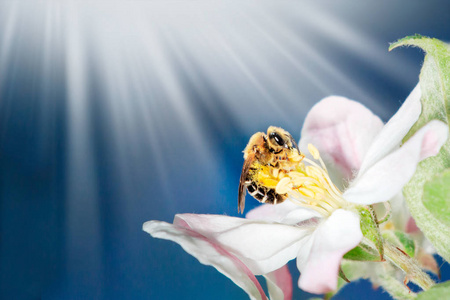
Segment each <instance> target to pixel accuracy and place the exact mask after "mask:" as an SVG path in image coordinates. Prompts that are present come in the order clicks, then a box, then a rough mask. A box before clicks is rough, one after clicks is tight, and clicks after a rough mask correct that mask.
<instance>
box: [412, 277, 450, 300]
mask: <svg viewBox="0 0 450 300" xmlns="http://www.w3.org/2000/svg"><path fill="white" fill-rule="evenodd" d="M449 295H450V281H447V282H444V283H440V284H437V285H435V286H433V287H432V288H431V289H429V290H428V291H426V292H423V293H420V294H418V295H417V298H416V299H417V300H436V299H448V297H449Z"/></svg>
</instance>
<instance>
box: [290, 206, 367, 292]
mask: <svg viewBox="0 0 450 300" xmlns="http://www.w3.org/2000/svg"><path fill="white" fill-rule="evenodd" d="M362 237H363V235H362V233H361V228H360V225H359V216H358V215H357V214H356V213H353V212H351V211H347V210H343V209H339V210H336V211H335V212H334V213H333V214H332V215H331V216H330V217H329V218H328V219H327V220H326V221H325V222H323V223H322V224H320V225H319V227H318V228H317V230H316V231H315V232H314V235H313V237H312V239H311V240H312V246H311V249H310V251H309V253H304V252H303V251H302V252H300V253H299V257H298V258H297V266H298V268H299V270H300V273H301V274H300V280H299V283H298V284H299V287H300V288H301V289H302V290H304V291H307V292H309V293H314V294H323V293H328V292H331V291H333V290H336V288H337V282H338V272H339V266H340V264H341V260H342V257H343V256H344V254H345V253H347V252H348V251H350V250H351V249H353V248H354V247H356V246H357V245H358V244H359V243H360V241H361V239H362ZM305 254H306V255H307V257H305Z"/></svg>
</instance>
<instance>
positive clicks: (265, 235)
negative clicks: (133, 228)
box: [174, 214, 314, 275]
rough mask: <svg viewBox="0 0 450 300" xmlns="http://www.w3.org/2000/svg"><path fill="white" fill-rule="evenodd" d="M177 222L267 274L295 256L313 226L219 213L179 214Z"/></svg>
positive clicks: (176, 223)
mask: <svg viewBox="0 0 450 300" xmlns="http://www.w3.org/2000/svg"><path fill="white" fill-rule="evenodd" d="M174 224H175V225H179V226H185V227H187V228H189V229H191V230H193V231H195V232H198V233H199V234H201V235H203V236H205V237H207V238H208V239H210V240H212V241H214V242H215V243H217V244H220V245H222V246H223V248H224V249H226V250H227V251H229V252H230V253H233V254H234V255H236V256H237V257H238V258H239V259H240V260H241V261H243V262H244V263H245V265H247V266H248V267H249V268H250V270H251V271H252V272H253V273H254V274H256V275H261V274H266V273H269V272H272V271H274V270H276V269H278V268H280V267H282V266H284V265H285V264H286V263H287V262H288V261H289V260H291V259H293V258H295V257H296V255H297V253H298V250H299V249H300V248H301V247H302V244H303V239H304V238H305V237H307V236H310V235H311V234H312V232H313V231H314V226H313V225H310V224H305V226H290V225H285V224H280V223H269V222H265V221H262V220H249V219H242V218H234V217H228V216H219V215H194V214H181V215H176V216H175V220H174Z"/></svg>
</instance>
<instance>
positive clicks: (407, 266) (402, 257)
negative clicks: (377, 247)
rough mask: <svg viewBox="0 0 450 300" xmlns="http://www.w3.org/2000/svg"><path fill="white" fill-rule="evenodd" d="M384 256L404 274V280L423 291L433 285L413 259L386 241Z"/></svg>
mask: <svg viewBox="0 0 450 300" xmlns="http://www.w3.org/2000/svg"><path fill="white" fill-rule="evenodd" d="M384 256H385V258H387V259H388V260H389V261H390V262H392V263H393V264H394V265H395V266H397V267H398V268H400V269H401V270H403V272H405V273H406V280H411V281H412V282H414V283H415V284H417V285H418V286H420V287H421V288H422V289H423V290H424V291H426V290H428V289H430V288H431V287H432V286H433V285H435V282H434V281H433V280H432V279H431V278H430V276H428V274H427V273H425V272H423V271H422V270H421V269H420V267H419V265H418V263H417V262H416V261H415V260H414V259H412V258H411V257H409V256H408V255H407V254H406V253H405V252H403V251H401V250H400V249H399V248H397V247H395V246H393V245H391V244H390V243H388V242H386V241H385V242H384Z"/></svg>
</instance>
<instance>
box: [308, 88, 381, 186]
mask: <svg viewBox="0 0 450 300" xmlns="http://www.w3.org/2000/svg"><path fill="white" fill-rule="evenodd" d="M382 128H383V122H382V121H381V120H380V118H378V117H377V116H376V115H374V114H373V113H372V112H371V111H370V110H369V109H367V108H366V107H365V106H364V105H362V104H360V103H358V102H355V101H353V100H349V99H346V98H343V97H337V96H331V97H327V98H325V99H323V100H322V101H320V102H319V103H317V104H316V105H315V106H314V107H313V108H312V109H311V111H310V112H309V113H308V115H307V116H306V119H305V123H304V124H303V129H302V135H301V140H300V143H299V144H300V149H307V146H308V143H311V144H313V145H314V146H315V147H316V148H317V149H318V150H319V151H320V153H321V155H322V157H323V159H324V161H326V162H327V163H329V164H331V167H333V166H334V167H335V168H337V170H335V171H337V172H338V174H339V173H340V174H341V175H344V177H346V179H347V180H348V179H350V178H351V176H352V175H353V170H358V169H359V167H360V165H361V162H362V160H363V158H364V156H365V154H366V152H367V150H368V149H369V146H370V145H371V143H372V141H373V139H374V138H375V136H376V135H377V134H378V133H379V132H380V131H381V129H382ZM304 151H305V150H304ZM330 171H331V172H333V170H330Z"/></svg>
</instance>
